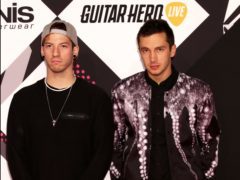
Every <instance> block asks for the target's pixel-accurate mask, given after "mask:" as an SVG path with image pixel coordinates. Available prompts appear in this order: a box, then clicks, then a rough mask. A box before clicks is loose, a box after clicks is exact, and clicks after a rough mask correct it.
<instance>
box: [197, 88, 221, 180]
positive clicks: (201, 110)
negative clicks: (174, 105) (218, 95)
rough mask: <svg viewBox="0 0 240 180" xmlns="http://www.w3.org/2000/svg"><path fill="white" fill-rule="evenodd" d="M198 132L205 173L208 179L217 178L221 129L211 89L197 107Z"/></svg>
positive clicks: (208, 89)
mask: <svg viewBox="0 0 240 180" xmlns="http://www.w3.org/2000/svg"><path fill="white" fill-rule="evenodd" d="M197 119H198V122H197V132H198V139H199V145H200V147H201V149H200V155H201V161H202V165H203V171H204V174H205V177H206V178H207V179H211V178H214V177H215V169H216V167H217V165H218V145H219V137H220V128H219V124H218V121H217V115H216V110H215V103H214V100H213V93H212V91H211V89H210V88H207V92H206V93H205V95H204V97H202V101H201V104H200V105H199V106H198V107H197Z"/></svg>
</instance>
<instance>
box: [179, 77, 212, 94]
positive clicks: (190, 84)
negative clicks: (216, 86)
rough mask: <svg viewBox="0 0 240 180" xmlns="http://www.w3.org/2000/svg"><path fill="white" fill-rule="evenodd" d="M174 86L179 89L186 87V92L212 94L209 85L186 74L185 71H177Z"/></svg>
mask: <svg viewBox="0 0 240 180" xmlns="http://www.w3.org/2000/svg"><path fill="white" fill-rule="evenodd" d="M176 86H177V87H178V88H180V89H186V90H187V91H188V92H191V93H197V94H199V95H200V94H202V95H203V96H204V94H212V91H211V87H210V85H209V84H208V83H206V82H205V81H203V80H201V79H198V78H196V77H192V76H189V75H186V74H185V73H179V77H178V80H177V83H176Z"/></svg>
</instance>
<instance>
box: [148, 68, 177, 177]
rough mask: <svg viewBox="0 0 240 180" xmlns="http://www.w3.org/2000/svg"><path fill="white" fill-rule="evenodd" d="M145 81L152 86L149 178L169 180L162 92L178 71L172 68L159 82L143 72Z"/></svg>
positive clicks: (175, 79)
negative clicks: (170, 72) (165, 77)
mask: <svg viewBox="0 0 240 180" xmlns="http://www.w3.org/2000/svg"><path fill="white" fill-rule="evenodd" d="M145 77H146V81H147V83H148V84H149V85H150V86H151V88H152V96H151V102H150V123H151V125H150V127H151V135H152V136H151V150H150V179H151V180H171V174H170V169H169V159H168V149H167V142H166V131H165V123H164V114H163V111H164V92H165V91H168V90H170V89H171V88H172V87H173V85H174V84H175V83H176V81H177V77H178V72H177V71H176V70H175V69H174V68H172V74H171V75H170V76H169V77H168V78H167V79H166V80H165V81H163V82H161V83H160V84H157V83H156V82H155V81H153V80H152V79H151V78H150V77H149V76H148V74H147V72H145Z"/></svg>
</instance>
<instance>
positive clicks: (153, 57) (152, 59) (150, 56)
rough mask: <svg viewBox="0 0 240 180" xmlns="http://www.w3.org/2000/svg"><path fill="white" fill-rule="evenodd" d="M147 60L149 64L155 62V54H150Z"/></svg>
mask: <svg viewBox="0 0 240 180" xmlns="http://www.w3.org/2000/svg"><path fill="white" fill-rule="evenodd" d="M149 59H150V61H151V62H154V61H156V53H155V52H150V54H149Z"/></svg>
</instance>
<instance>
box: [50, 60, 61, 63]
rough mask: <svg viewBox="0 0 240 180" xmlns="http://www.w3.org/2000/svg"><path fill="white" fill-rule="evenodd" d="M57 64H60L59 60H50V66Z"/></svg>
mask: <svg viewBox="0 0 240 180" xmlns="http://www.w3.org/2000/svg"><path fill="white" fill-rule="evenodd" d="M59 63H61V60H59V59H53V60H52V64H59Z"/></svg>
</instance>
